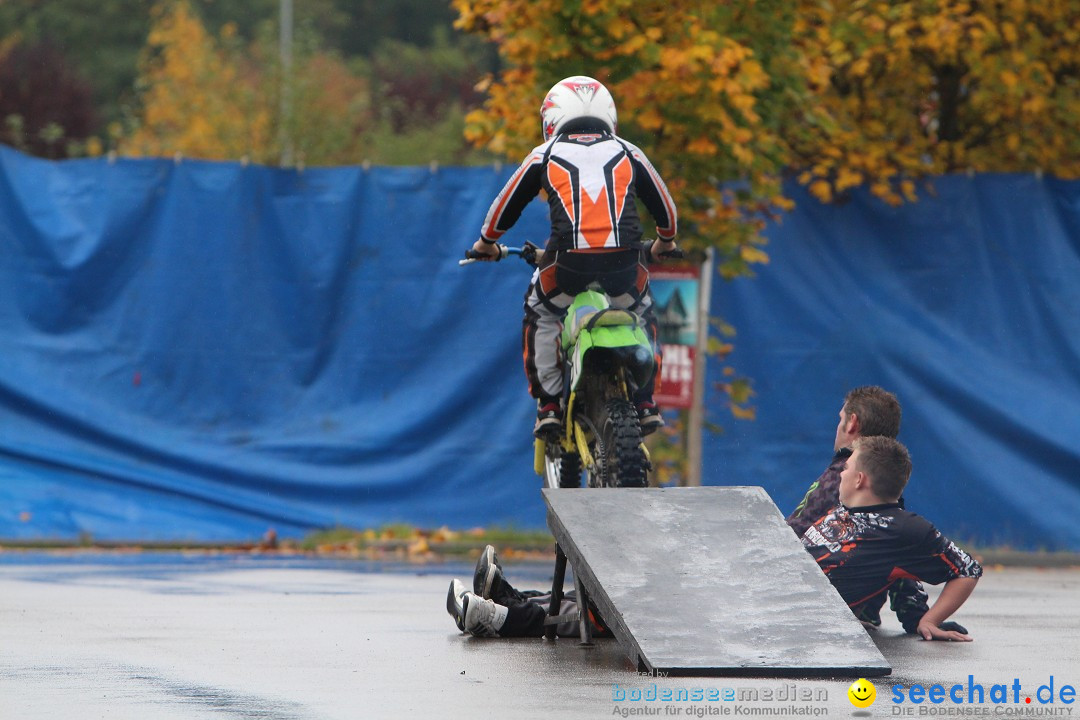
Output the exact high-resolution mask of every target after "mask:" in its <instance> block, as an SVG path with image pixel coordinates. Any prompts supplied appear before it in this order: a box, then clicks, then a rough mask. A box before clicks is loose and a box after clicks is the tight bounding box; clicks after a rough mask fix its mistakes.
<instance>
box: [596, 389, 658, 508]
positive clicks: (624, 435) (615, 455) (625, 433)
mask: <svg viewBox="0 0 1080 720" xmlns="http://www.w3.org/2000/svg"><path fill="white" fill-rule="evenodd" d="M598 420H600V422H599V424H598V427H597V430H598V431H599V432H598V433H597V436H596V443H595V445H594V446H593V457H594V460H595V462H596V467H595V468H594V470H593V471H592V472H590V473H589V486H590V487H639V488H643V487H648V485H649V481H648V470H649V463H648V460H647V459H646V457H645V451H644V450H643V449H642V447H641V426H640V424H639V423H638V416H637V412H636V411H635V410H634V406H633V405H632V404H631V403H630V401H629V400H626V399H623V398H612V399H609V400H608V401H607V403H605V405H604V414H603V417H602V418H598Z"/></svg>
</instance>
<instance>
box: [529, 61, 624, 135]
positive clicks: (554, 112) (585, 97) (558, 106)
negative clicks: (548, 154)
mask: <svg viewBox="0 0 1080 720" xmlns="http://www.w3.org/2000/svg"><path fill="white" fill-rule="evenodd" d="M581 118H593V119H595V120H599V121H600V122H601V123H603V124H604V125H605V126H607V128H608V130H610V131H611V132H615V125H616V120H617V118H616V115H615V100H614V99H612V97H611V93H609V92H608V89H607V88H606V87H604V86H603V84H602V83H600V81H598V80H595V79H593V78H591V77H588V76H587V75H574V76H573V77H568V78H566V79H565V80H560V81H559V82H557V83H555V85H554V87H552V88H551V90H549V91H548V94H547V97H545V98H544V103H543V104H542V105H541V106H540V129H541V131H542V132H543V134H544V142H547V141H548V140H550V139H551V138H553V137H555V136H556V135H557V134H558V133H559V131H560V130H561V129H562V128H563V126H565V125H566V124H567V123H569V122H571V121H573V120H579V119H581Z"/></svg>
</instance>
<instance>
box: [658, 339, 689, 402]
mask: <svg viewBox="0 0 1080 720" xmlns="http://www.w3.org/2000/svg"><path fill="white" fill-rule="evenodd" d="M661 347H663V349H664V360H663V362H662V363H661V364H660V382H658V383H657V384H656V392H654V393H653V400H655V401H656V404H657V405H659V406H660V407H661V408H688V407H690V404H691V401H692V400H693V394H694V352H695V348H694V347H693V346H691V345H667V344H665V345H662V346H661Z"/></svg>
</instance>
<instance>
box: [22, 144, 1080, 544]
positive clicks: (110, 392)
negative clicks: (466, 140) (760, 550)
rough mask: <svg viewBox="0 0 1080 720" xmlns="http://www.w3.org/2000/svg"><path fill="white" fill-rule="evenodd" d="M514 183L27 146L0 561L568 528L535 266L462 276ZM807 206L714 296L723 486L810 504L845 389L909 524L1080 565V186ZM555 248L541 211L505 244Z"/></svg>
mask: <svg viewBox="0 0 1080 720" xmlns="http://www.w3.org/2000/svg"><path fill="white" fill-rule="evenodd" d="M511 170H512V168H509V167H507V168H502V169H499V168H492V167H485V168H439V169H436V170H434V171H432V170H430V169H428V168H371V169H369V170H364V169H362V168H357V167H348V168H325V169H323V168H320V169H307V170H303V171H295V170H285V169H274V168H266V167H261V166H244V165H241V164H238V163H208V162H199V161H189V160H184V161H182V162H172V161H167V160H115V161H111V162H110V161H108V160H106V159H93V160H78V161H65V162H59V163H57V162H49V161H43V160H39V159H35V158H29V157H26V156H24V155H21V154H19V153H17V152H15V151H13V150H10V149H8V148H0V538H5V539H20V540H28V539H46V538H49V539H53V538H55V539H75V538H78V537H85V536H90V537H93V538H95V539H98V540H113V541H124V540H141V541H163V540H197V541H219V540H244V539H252V538H257V537H259V536H261V535H262V534H263V533H264V532H265V531H266V530H267V529H269V528H271V527H272V528H274V529H275V530H276V531H277V532H278V533H279V535H283V536H298V535H302V534H304V533H306V532H308V531H310V530H312V529H315V528H322V527H329V526H333V525H338V524H340V525H348V526H353V527H377V526H380V525H384V524H388V523H392V522H406V523H411V524H414V525H418V526H422V527H437V526H441V525H448V526H451V527H457V528H463V527H470V526H474V525H492V524H502V525H516V526H519V527H542V526H543V525H544V510H543V503H542V501H541V499H540V495H539V486H540V483H539V480H538V478H536V476H535V475H533V474H532V469H531V464H532V449H531V440H530V437H529V429H530V427H531V422H532V413H533V407H534V406H533V405H532V403H531V401H530V400H529V398H528V397H527V393H526V389H525V380H524V374H523V372H522V369H521V355H520V327H521V325H520V323H521V300H522V297H523V295H524V290H525V287H526V284H527V282H528V268H527V266H525V265H524V264H521V263H519V262H511V261H506V262H503V263H501V264H499V265H482V266H481V265H476V266H471V267H466V268H461V267H458V265H457V260H458V258H459V257H460V256H461V254H462V252H463V251H464V249H465V248H467V247H468V246H469V245H470V244H471V243H472V241H473V239H474V238H475V237H476V233H477V230H478V228H479V225H480V223H481V221H482V219H483V216H484V213H485V211H486V209H487V206H488V203H489V202H490V201H491V199H492V198H493V197H494V196H495V194H496V193H497V192H498V190H499V189H500V188H501V187H502V185H503V183H504V182H505V181H506V179H507V178H508V176H509V174H510V172H511ZM789 191H790V192H791V193H792V195H793V196H794V197H795V198H796V201H797V203H798V206H797V209H796V210H795V211H794V212H793V213H790V214H789V215H787V216H786V217H785V218H784V220H783V222H782V223H780V224H778V225H776V226H773V227H770V228H769V231H768V235H769V237H770V245H769V251H770V254H771V256H772V262H771V263H770V264H769V265H767V266H763V267H761V268H760V269H759V271H758V277H757V278H756V279H753V280H738V281H735V282H732V283H717V284H716V286H715V291H714V294H713V298H712V302H713V312H714V313H717V314H720V315H722V316H724V317H725V319H727V320H728V321H729V322H732V323H733V324H734V325H735V326H736V327H737V328H738V330H739V336H738V338H737V343H736V351H735V353H734V354H733V356H732V357H731V358H729V359H728V362H729V363H733V364H734V365H735V366H736V367H737V368H738V370H739V371H740V372H742V373H745V374H748V375H750V376H752V377H753V378H754V380H755V388H756V392H757V394H756V397H755V398H754V402H755V405H756V406H757V408H758V419H757V420H756V421H754V422H745V421H737V420H735V419H733V418H731V416H730V415H729V414H728V413H727V411H726V409H725V406H724V398H723V396H722V394H721V393H720V392H719V391H718V390H715V389H712V388H710V390H709V393H708V396H707V398H706V402H707V405H708V408H709V414H710V420H711V421H713V422H717V423H719V424H721V425H723V427H724V432H723V433H721V434H709V435H707V437H706V441H705V446H706V454H705V463H704V479H705V482H706V483H708V484H754V485H763V486H765V488H766V489H767V490H768V491H769V492H770V493H771V494H772V495H773V497H774V499H775V500H776V501H777V503H778V505H779V506H780V507H781V509H783V510H785V511H786V510H788V509H789V508H790V506H792V505H793V504H794V503H795V502H797V500H798V499H799V497H801V495H802V492H803V491H804V490H805V489H806V487H807V485H808V484H809V483H810V482H811V481H812V480H813V479H814V478H815V477H816V476H817V475H818V474H819V473H820V471H821V470H822V469H823V468H824V466H825V465H826V464H827V463H828V461H829V458H830V457H831V449H832V438H833V432H834V427H835V423H836V413H837V410H838V409H839V405H840V402H841V400H842V398H843V395H844V392H845V391H846V390H847V389H848V388H849V387H852V386H854V385H858V384H869V383H873V384H880V385H883V386H885V387H887V388H888V389H890V390H893V391H894V392H896V393H897V394H898V396H899V397H900V400H901V402H902V403H903V405H904V425H903V429H902V432H901V439H902V440H904V441H905V442H906V443H907V444H908V445H909V447H911V449H912V453H913V456H914V461H915V468H916V469H915V473H914V475H913V479H912V483H911V486H910V489H909V491H908V493H907V497H908V502H909V506H910V507H912V508H913V509H916V510H918V511H920V512H922V513H923V514H925V515H927V516H928V517H930V518H931V519H933V520H934V521H935V522H936V523H937V524H938V525H939V527H941V528H942V530H944V531H945V532H946V533H948V534H950V535H952V536H954V537H955V538H956V539H958V540H964V541H976V542H979V543H983V544H990V543H993V544H1008V545H1012V546H1015V547H1022V548H1042V547H1044V548H1047V549H1073V550H1080V530H1078V529H1077V526H1076V522H1075V518H1076V517H1077V514H1078V511H1080V439H1078V438H1080V363H1078V362H1077V360H1078V357H1080V183H1069V182H1059V181H1053V180H1049V179H1037V178H1035V177H1031V176H1019V175H988V176H976V177H974V178H966V177H948V178H939V179H937V180H935V181H934V193H933V194H929V193H927V194H925V195H924V197H923V199H922V200H921V201H920V202H918V203H915V204H911V205H907V206H904V207H901V208H897V209H894V208H889V207H887V206H884V205H882V204H881V203H879V202H877V201H875V200H873V199H871V198H869V197H868V196H866V195H863V194H861V193H855V194H854V195H853V196H852V198H851V199H850V201H849V202H846V203H844V204H841V205H835V206H822V205H819V204H818V203H816V202H815V201H814V200H812V199H811V198H809V197H808V196H806V195H805V194H804V193H803V192H802V191H801V190H800V189H799V188H797V187H791V188H789ZM546 234H547V220H546V208H545V206H544V205H543V203H540V202H537V203H533V204H532V205H531V206H530V207H529V209H528V211H527V212H526V214H525V216H524V217H523V218H522V220H521V221H520V222H519V224H518V226H517V227H516V228H515V229H514V231H513V233H512V234H511V235H510V236H509V237H508V239H509V240H510V241H511V242H514V243H520V242H522V241H524V240H534V241H540V240H542V239H543V238H544V237H546ZM709 376H710V378H711V379H718V378H719V377H720V368H719V367H718V366H716V365H715V364H712V365H710V368H709Z"/></svg>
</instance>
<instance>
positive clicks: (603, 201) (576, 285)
mask: <svg viewBox="0 0 1080 720" xmlns="http://www.w3.org/2000/svg"><path fill="white" fill-rule="evenodd" d="M541 190H544V191H545V193H546V195H547V201H548V208H549V215H550V218H551V236H550V237H549V238H548V241H547V244H546V246H545V251H544V256H543V260H542V261H541V263H540V267H539V268H537V270H536V272H535V273H534V274H533V278H532V282H531V284H530V285H529V290H528V292H527V293H526V295H525V320H524V323H523V336H522V345H523V354H524V358H525V374H526V376H527V377H528V379H529V392H530V393H531V394H532V395H533V397H536V398H537V399H539V400H541V401H551V400H557V399H558V398H559V397H560V396H561V395H562V390H563V370H562V354H561V352H560V346H559V333H560V331H561V329H562V318H563V316H564V315H565V314H566V309H567V308H568V307H569V306H570V303H571V302H573V296H574V294H576V293H577V292H580V291H581V290H582V289H584V285H586V284H588V281H589V280H591V279H597V280H599V281H600V282H601V283H602V284H603V285H604V286H605V290H607V292H608V295H609V296H610V297H611V302H612V305H613V306H615V307H618V308H622V309H626V310H631V311H633V312H636V313H637V314H639V315H640V316H642V318H643V319H644V320H645V323H646V330H647V333H648V334H649V336H650V338H651V339H652V341H653V347H654V352H656V354H657V358H656V359H657V364H656V367H657V371H659V366H660V365H659V362H660V356H659V344H658V343H657V342H656V319H655V317H654V316H653V312H652V304H653V303H652V296H651V295H650V293H649V273H648V270H647V269H646V266H645V261H646V259H645V254H646V251H647V248H645V245H644V243H643V242H642V229H641V221H640V218H639V217H638V211H637V204H636V200H637V199H638V198H640V199H641V201H642V203H643V204H644V205H645V207H646V209H647V210H648V211H649V213H650V214H651V215H652V217H653V219H654V220H655V221H656V233H657V235H658V236H659V237H660V239H661V240H674V239H675V233H676V224H677V216H676V210H675V202H674V201H673V200H672V198H671V194H670V193H669V192H668V189H667V186H666V185H664V181H663V180H662V179H661V178H660V175H659V173H657V172H656V169H655V168H654V167H653V166H652V163H650V162H649V159H648V158H647V157H646V156H645V153H643V152H642V151H641V150H640V148H638V147H636V146H635V145H633V144H631V143H629V142H627V141H626V140H623V139H622V138H620V137H618V136H617V135H614V134H612V133H610V132H607V131H605V130H595V131H588V132H563V133H560V134H558V135H556V136H555V137H553V138H552V139H551V140H550V141H548V142H546V143H544V144H543V145H540V146H539V147H537V148H535V149H534V150H533V151H532V152H531V153H529V155H528V157H526V158H525V161H524V162H522V164H521V166H520V167H519V168H518V169H517V171H516V172H515V173H514V174H513V176H512V177H511V178H510V180H509V181H508V182H507V183H506V186H505V187H504V188H503V189H502V192H500V193H499V195H498V197H496V198H495V201H494V202H493V203H492V204H491V208H490V209H489V210H488V213H487V217H486V218H485V220H484V226H483V229H482V230H481V232H480V237H481V239H482V240H484V241H485V242H489V243H495V242H498V241H499V239H500V238H501V237H502V235H503V233H505V232H506V231H507V230H509V229H510V227H511V226H513V224H514V223H515V222H516V221H517V219H518V218H519V217H520V216H521V213H522V211H523V210H524V209H525V206H526V205H528V204H529V202H531V201H532V200H533V198H535V197H536V196H537V195H538V194H539V193H540V191H541ZM557 261H558V265H557V264H556V263H557ZM560 266H567V268H568V269H560ZM654 377H655V375H654ZM652 392H653V380H650V381H649V382H648V383H647V384H646V385H645V386H643V387H641V388H639V389H638V392H637V393H636V396H635V398H634V400H635V401H636V402H642V401H649V400H651V399H652Z"/></svg>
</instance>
